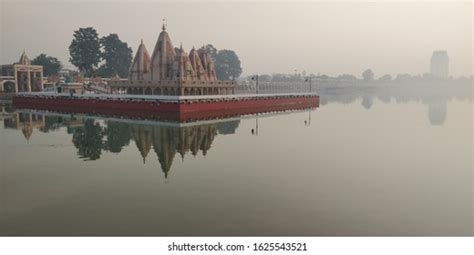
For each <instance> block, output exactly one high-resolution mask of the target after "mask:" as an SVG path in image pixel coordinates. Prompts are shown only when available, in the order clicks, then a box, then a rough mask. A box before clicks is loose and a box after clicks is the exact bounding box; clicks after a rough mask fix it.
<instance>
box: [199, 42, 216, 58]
mask: <svg viewBox="0 0 474 255" xmlns="http://www.w3.org/2000/svg"><path fill="white" fill-rule="evenodd" d="M204 48H205V49H206V50H207V53H209V55H210V56H211V58H212V60H214V62H215V61H216V57H217V49H216V47H214V45H212V44H208V45H205V46H202V47H201V48H199V51H203V50H204Z"/></svg>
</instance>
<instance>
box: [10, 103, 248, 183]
mask: <svg viewBox="0 0 474 255" xmlns="http://www.w3.org/2000/svg"><path fill="white" fill-rule="evenodd" d="M2 116H3V118H4V120H3V121H4V127H5V128H7V129H17V130H21V132H22V133H23V135H24V136H25V138H26V140H28V141H29V140H30V137H31V136H32V134H33V132H34V129H37V130H39V131H40V132H44V133H47V132H50V131H55V130H59V129H60V128H62V127H65V128H66V130H67V133H68V134H70V135H72V142H73V144H74V146H75V147H76V149H77V154H78V156H79V158H81V159H84V160H86V161H87V160H97V159H100V157H101V155H102V153H103V152H104V151H108V152H112V153H120V152H121V151H122V150H123V148H124V147H126V146H128V145H129V144H130V142H131V140H133V141H134V142H135V145H136V147H137V149H138V151H139V153H140V156H141V157H142V159H143V163H145V162H146V159H147V158H149V154H150V153H151V151H152V149H153V151H154V153H155V154H156V156H157V158H158V162H159V163H160V166H161V169H162V171H163V173H164V176H165V178H167V177H168V173H169V171H170V170H171V165H172V164H173V160H174V158H175V157H176V154H177V153H178V154H179V156H180V157H181V158H182V160H184V158H185V156H186V154H188V153H189V154H190V155H193V156H196V155H198V153H199V151H201V152H202V155H204V156H206V154H207V153H208V151H209V150H210V149H211V145H212V142H213V141H214V138H215V137H216V135H218V134H221V135H223V134H233V133H235V131H236V130H237V128H238V126H239V123H240V120H239V119H237V120H230V121H224V122H215V123H211V124H202V125H187V126H180V125H177V124H172V123H171V124H170V123H160V122H156V124H143V123H140V121H134V120H118V121H113V120H97V119H93V118H86V117H74V116H72V115H71V116H70V117H68V116H67V115H60V114H55V115H48V114H36V113H34V112H27V111H23V112H11V113H9V114H8V113H6V114H3V115H2Z"/></svg>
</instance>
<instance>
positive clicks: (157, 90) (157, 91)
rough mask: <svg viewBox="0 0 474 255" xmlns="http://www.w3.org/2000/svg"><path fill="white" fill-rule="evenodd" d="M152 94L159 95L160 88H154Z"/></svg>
mask: <svg viewBox="0 0 474 255" xmlns="http://www.w3.org/2000/svg"><path fill="white" fill-rule="evenodd" d="M153 95H161V89H160V88H156V89H155V90H153Z"/></svg>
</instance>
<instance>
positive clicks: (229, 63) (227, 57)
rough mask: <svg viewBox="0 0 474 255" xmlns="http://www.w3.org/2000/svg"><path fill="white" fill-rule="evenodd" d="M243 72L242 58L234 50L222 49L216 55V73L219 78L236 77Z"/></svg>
mask: <svg viewBox="0 0 474 255" xmlns="http://www.w3.org/2000/svg"><path fill="white" fill-rule="evenodd" d="M241 73H242V68H241V67H240V59H239V57H238V56H237V54H235V52H234V51H232V50H220V51H219V52H218V53H217V55H216V75H217V79H219V80H232V79H236V78H238V77H239V76H240V74H241Z"/></svg>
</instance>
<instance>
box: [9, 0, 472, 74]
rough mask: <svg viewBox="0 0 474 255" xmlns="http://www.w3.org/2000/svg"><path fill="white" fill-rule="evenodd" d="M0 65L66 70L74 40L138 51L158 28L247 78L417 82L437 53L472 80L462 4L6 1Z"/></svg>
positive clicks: (150, 43)
mask: <svg viewBox="0 0 474 255" xmlns="http://www.w3.org/2000/svg"><path fill="white" fill-rule="evenodd" d="M0 2H1V3H0V9H1V23H0V31H1V33H0V36H1V38H0V63H1V64H8V63H12V62H15V61H18V59H19V57H20V54H21V52H22V51H23V50H25V51H26V52H27V54H28V55H29V56H30V57H31V58H33V57H35V56H36V55H38V54H40V53H42V52H44V53H46V54H48V55H52V56H55V57H58V58H59V59H60V60H61V61H62V62H63V63H64V64H65V65H66V66H69V67H70V66H71V64H70V63H69V61H68V60H69V51H68V47H69V44H70V42H71V40H72V34H73V31H74V30H77V29H78V28H79V27H86V26H93V27H94V28H96V29H97V31H98V33H99V35H100V36H103V35H108V34H109V33H117V34H118V35H119V37H120V38H121V39H122V40H123V41H125V42H127V43H128V44H129V45H130V46H131V47H132V49H133V50H134V52H135V50H136V49H137V47H138V44H139V42H140V39H141V38H143V40H144V42H145V45H146V47H147V49H148V51H149V52H150V54H151V51H152V50H153V48H154V44H155V42H156V40H157V38H158V34H159V33H160V31H161V25H162V19H163V18H166V20H167V24H168V32H169V34H170V36H171V39H172V41H173V44H174V46H175V47H178V46H179V44H180V42H182V43H183V46H184V48H185V50H186V51H188V52H189V50H190V48H191V47H192V46H193V45H194V46H196V47H199V46H202V45H203V44H205V43H211V44H214V45H215V46H216V47H217V48H218V49H224V48H226V49H232V50H234V51H236V52H237V54H238V55H239V57H240V60H241V62H242V68H243V71H244V74H250V73H276V72H281V73H293V72H294V70H298V71H302V70H306V72H307V73H321V74H323V73H324V74H329V75H335V74H341V73H352V74H355V75H357V76H360V73H361V72H362V71H363V70H365V69H367V68H372V70H374V72H375V74H376V76H377V77H378V76H380V75H382V74H385V73H390V74H396V73H412V74H420V73H425V72H427V71H428V70H429V61H430V57H431V53H432V51H433V50H440V49H441V50H447V51H448V54H449V56H450V74H452V75H454V76H459V75H470V74H472V73H473V65H472V59H473V51H474V49H473V48H474V46H473V40H472V35H473V25H472V24H473V15H472V14H473V5H472V3H471V2H456V3H447V2H444V3H443V2H430V1H428V2H426V1H425V2H416V3H414V2H402V3H400V2H398V3H397V2H384V3H370V2H363V1H350V2H337V3H334V2H320V1H316V2H296V1H292V2H272V1H258V2H256V1H240V2H239V1H233V2H229V1H227V2H223V1H212V2H211V1H178V2H177V1H173V2H171V1H166V2H165V1H130V0H129V1H124V0H122V1H67V0H63V1H32V0H29V1H9V0H0Z"/></svg>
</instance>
